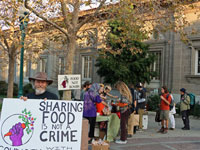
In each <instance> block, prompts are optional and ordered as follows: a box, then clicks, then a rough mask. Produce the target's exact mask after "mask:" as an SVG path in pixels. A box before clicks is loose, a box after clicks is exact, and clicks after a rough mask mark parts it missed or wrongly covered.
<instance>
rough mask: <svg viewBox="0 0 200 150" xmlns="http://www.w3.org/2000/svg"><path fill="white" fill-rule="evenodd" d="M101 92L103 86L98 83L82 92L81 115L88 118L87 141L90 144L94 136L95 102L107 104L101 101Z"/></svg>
mask: <svg viewBox="0 0 200 150" xmlns="http://www.w3.org/2000/svg"><path fill="white" fill-rule="evenodd" d="M102 92H103V87H100V85H99V84H98V83H94V84H92V86H91V88H90V89H89V90H88V91H87V92H86V93H85V94H84V105H83V117H84V118H86V119H88V121H89V124H90V129H89V141H88V143H89V144H90V143H91V142H92V139H93V138H94V129H95V123H96V114H97V110H96V105H95V103H101V102H102V103H103V104H104V105H105V106H107V104H106V103H105V102H103V101H102V99H101V98H100V94H99V93H102Z"/></svg>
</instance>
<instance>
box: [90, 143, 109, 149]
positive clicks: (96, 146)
mask: <svg viewBox="0 0 200 150" xmlns="http://www.w3.org/2000/svg"><path fill="white" fill-rule="evenodd" d="M92 150H109V145H94V144H92Z"/></svg>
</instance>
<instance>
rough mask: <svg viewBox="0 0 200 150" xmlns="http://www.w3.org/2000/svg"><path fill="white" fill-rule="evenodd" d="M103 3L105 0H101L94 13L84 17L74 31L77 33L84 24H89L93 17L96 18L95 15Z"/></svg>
mask: <svg viewBox="0 0 200 150" xmlns="http://www.w3.org/2000/svg"><path fill="white" fill-rule="evenodd" d="M105 2H106V0H102V1H101V3H100V5H99V6H98V7H97V8H96V9H95V12H94V13H93V14H92V15H90V16H88V17H86V18H85V19H84V20H83V21H81V22H80V23H79V24H78V26H77V29H76V31H78V30H79V29H80V28H81V27H82V26H83V25H84V24H86V23H88V22H90V21H91V20H92V19H93V18H94V17H95V16H97V14H98V13H99V11H100V9H101V8H102V7H103V5H104V4H105Z"/></svg>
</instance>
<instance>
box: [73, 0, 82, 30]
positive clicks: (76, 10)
mask: <svg viewBox="0 0 200 150" xmlns="http://www.w3.org/2000/svg"><path fill="white" fill-rule="evenodd" d="M79 9H80V2H79V1H77V2H76V3H75V4H74V11H73V13H72V18H73V19H72V25H73V26H74V27H75V29H76V27H77V25H78V18H79V11H80V10H79ZM77 31H78V30H75V32H77Z"/></svg>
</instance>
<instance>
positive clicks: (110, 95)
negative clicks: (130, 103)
mask: <svg viewBox="0 0 200 150" xmlns="http://www.w3.org/2000/svg"><path fill="white" fill-rule="evenodd" d="M107 95H108V96H109V97H112V98H119V97H118V96H114V95H112V94H110V93H107Z"/></svg>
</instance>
